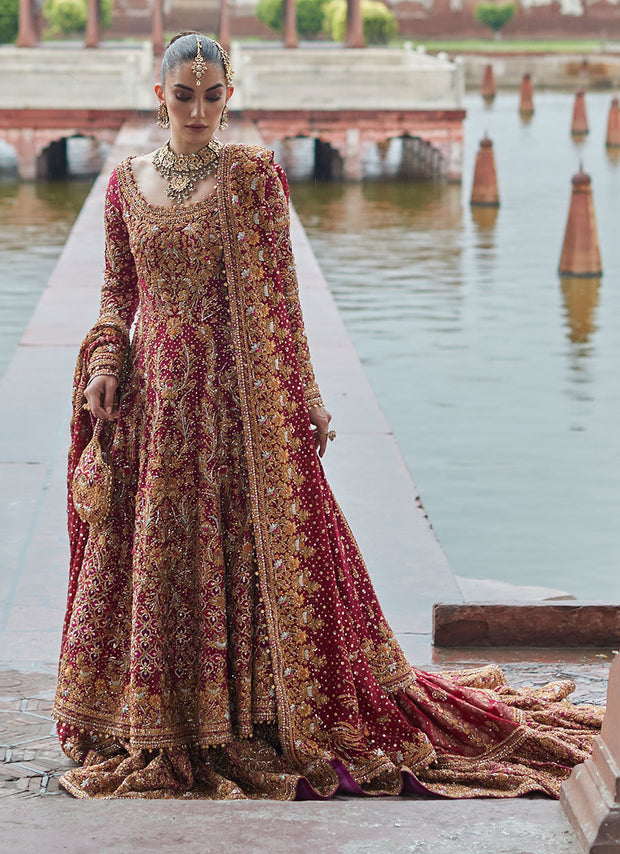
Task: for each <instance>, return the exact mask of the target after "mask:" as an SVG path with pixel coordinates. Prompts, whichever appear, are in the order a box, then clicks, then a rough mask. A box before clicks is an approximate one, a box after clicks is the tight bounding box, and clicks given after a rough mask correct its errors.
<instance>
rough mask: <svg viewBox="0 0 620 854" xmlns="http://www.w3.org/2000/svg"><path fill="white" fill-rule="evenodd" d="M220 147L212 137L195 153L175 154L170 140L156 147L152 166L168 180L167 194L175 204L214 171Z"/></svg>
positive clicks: (185, 197) (220, 144)
mask: <svg viewBox="0 0 620 854" xmlns="http://www.w3.org/2000/svg"><path fill="white" fill-rule="evenodd" d="M222 148H223V145H222V143H221V142H220V141H219V139H212V140H211V141H210V142H208V143H207V145H205V147H204V148H201V149H200V151H197V152H196V153H195V154H176V152H174V151H173V150H172V149H171V148H170V140H168V142H166V143H165V144H164V145H162V147H161V148H158V149H157V151H156V152H155V154H154V155H153V166H154V167H155V169H156V170H157V172H158V173H159V174H160V175H161V176H162V178H165V179H166V181H168V190H167V195H168V196H169V197H170V198H171V199H172V200H173V201H174V202H175V204H177V205H181V204H183V202H184V201H186V200H187V199H189V197H190V196H191V195H192V193H193V192H194V190H195V189H196V182H197V181H199V180H200V179H201V178H206V177H207V176H208V175H212V174H213V173H214V172H215V170H216V168H217V161H218V158H219V156H220V151H221V150H222Z"/></svg>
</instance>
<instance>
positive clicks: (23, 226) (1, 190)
mask: <svg viewBox="0 0 620 854" xmlns="http://www.w3.org/2000/svg"><path fill="white" fill-rule="evenodd" d="M91 184H92V182H91V181H64V182H63V181H58V182H51V181H45V182H43V181H41V182H37V183H36V184H35V183H28V184H20V183H17V182H0V270H1V274H0V376H2V374H3V373H4V372H5V370H6V368H7V366H8V364H9V362H10V360H11V357H12V355H13V352H14V350H15V347H16V346H17V344H18V342H19V339H20V338H21V336H22V333H23V331H24V329H25V327H26V324H27V322H28V319H29V318H30V315H31V314H32V311H33V309H34V307H35V305H36V304H37V301H38V299H39V296H40V294H41V291H42V290H43V288H44V287H45V284H46V282H47V280H48V278H49V276H50V273H51V272H52V270H53V269H54V264H55V263H56V259H57V258H58V256H59V254H60V251H61V250H62V247H63V245H64V243H65V241H66V239H67V236H68V234H69V232H70V231H71V226H72V225H73V223H74V221H75V218H76V217H77V215H78V213H79V212H80V208H81V207H82V205H83V203H84V199H85V198H86V196H87V194H88V191H89V190H90V187H91Z"/></svg>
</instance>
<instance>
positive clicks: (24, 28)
mask: <svg viewBox="0 0 620 854" xmlns="http://www.w3.org/2000/svg"><path fill="white" fill-rule="evenodd" d="M36 43H37V27H36V23H35V20H34V12H33V8H32V0H19V32H18V34H17V47H34V46H35V44H36Z"/></svg>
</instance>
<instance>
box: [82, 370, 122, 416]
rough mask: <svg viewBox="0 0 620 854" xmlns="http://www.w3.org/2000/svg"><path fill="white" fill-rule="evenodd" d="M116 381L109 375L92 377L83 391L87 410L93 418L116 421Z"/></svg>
mask: <svg viewBox="0 0 620 854" xmlns="http://www.w3.org/2000/svg"><path fill="white" fill-rule="evenodd" d="M117 389H118V380H117V379H116V377H113V376H111V375H107V374H106V375H105V376H104V375H101V376H98V377H94V378H93V379H92V380H91V381H90V382H89V383H88V385H87V386H86V388H85V389H84V397H85V398H86V401H87V404H88V407H87V408H88V409H90V411H91V413H92V414H93V415H94V417H95V418H102V419H103V420H104V421H116V419H117V418H118V406H117V405H116V390H117Z"/></svg>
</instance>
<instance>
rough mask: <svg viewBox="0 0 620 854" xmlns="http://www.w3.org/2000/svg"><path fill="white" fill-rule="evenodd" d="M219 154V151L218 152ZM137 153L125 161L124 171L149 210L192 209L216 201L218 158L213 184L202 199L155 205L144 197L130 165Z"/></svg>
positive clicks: (219, 162)
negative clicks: (178, 203) (183, 203)
mask: <svg viewBox="0 0 620 854" xmlns="http://www.w3.org/2000/svg"><path fill="white" fill-rule="evenodd" d="M220 154H221V152H220ZM137 156H138V155H137V154H131V155H130V156H129V157H128V158H127V159H126V161H125V173H126V174H128V176H129V181H130V183H131V185H132V187H133V189H134V191H135V194H136V198H137V199H139V201H140V202H141V203H142V204H143V205H144V206H145V207H147V208H148V209H149V210H151V211H154V212H156V213H163V214H170V213H176V212H177V211H192V210H196V209H197V208H201V207H204V206H206V205H207V204H212V203H213V202H214V201H217V195H218V185H219V181H220V174H219V172H220V164H221V162H222V161H221V160H220V159H218V163H217V169H216V172H215V186H214V187H213V189H212V190H211V192H210V193H209V195H208V196H204V198H202V199H198V201H196V202H189V204H185V205H157V204H154V203H153V202H149V200H148V199H147V198H146V196H145V195H144V193H143V192H142V190H141V189H140V185H139V184H138V179H137V178H136V175H135V172H134V171H133V167H132V165H131V161H132V160H133V159H134V158H136V157H137Z"/></svg>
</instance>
